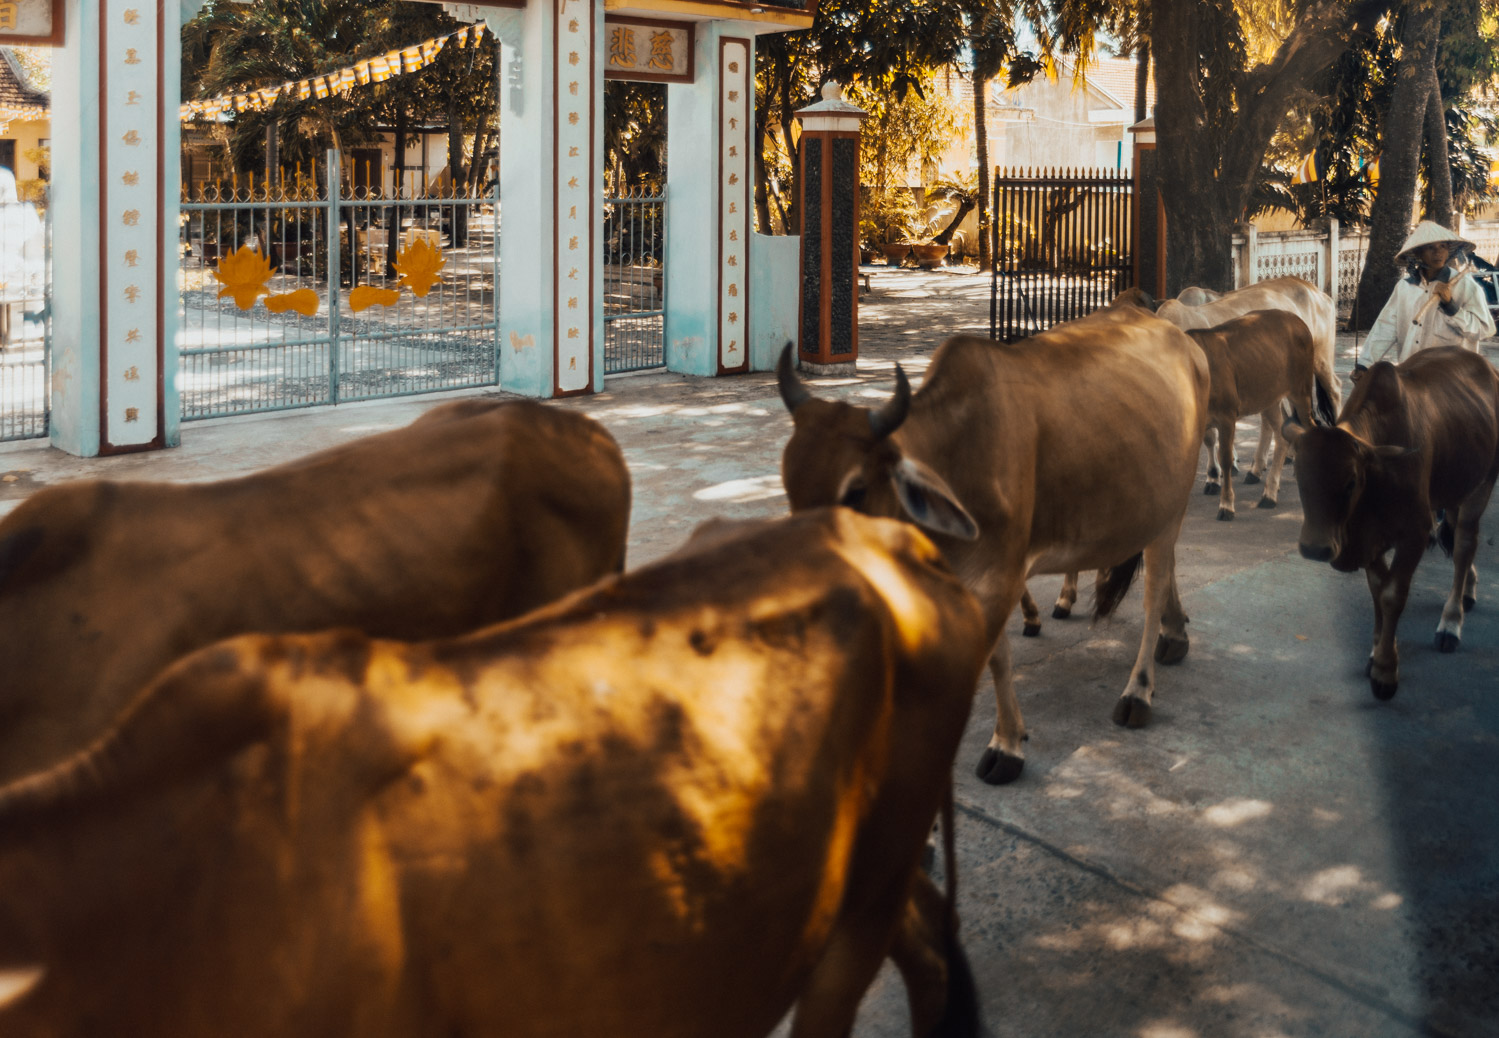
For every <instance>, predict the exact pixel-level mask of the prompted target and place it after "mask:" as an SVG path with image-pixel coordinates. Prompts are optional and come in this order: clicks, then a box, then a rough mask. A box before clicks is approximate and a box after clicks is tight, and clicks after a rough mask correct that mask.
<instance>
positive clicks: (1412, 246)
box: [1395, 220, 1473, 263]
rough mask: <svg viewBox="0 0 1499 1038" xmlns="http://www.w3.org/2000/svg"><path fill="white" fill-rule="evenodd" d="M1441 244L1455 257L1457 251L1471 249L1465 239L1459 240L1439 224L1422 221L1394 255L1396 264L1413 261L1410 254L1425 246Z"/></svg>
mask: <svg viewBox="0 0 1499 1038" xmlns="http://www.w3.org/2000/svg"><path fill="white" fill-rule="evenodd" d="M1437 242H1441V243H1443V244H1445V245H1446V246H1447V252H1448V253H1449V254H1452V255H1455V254H1456V253H1457V252H1458V251H1459V250H1462V249H1471V248H1473V243H1472V242H1470V241H1468V240H1467V239H1466V238H1459V237H1458V236H1457V235H1455V234H1453V233H1452V232H1451V231H1449V230H1448V229H1447V228H1445V227H1443V226H1442V225H1441V224H1439V223H1436V222H1434V221H1432V220H1422V221H1421V222H1420V223H1418V224H1417V225H1416V229H1415V230H1414V231H1412V232H1411V236H1410V237H1409V238H1407V239H1405V244H1404V245H1402V246H1401V247H1400V251H1399V252H1397V253H1396V254H1395V262H1396V263H1405V262H1406V261H1407V260H1411V259H1414V258H1415V257H1414V256H1412V255H1411V253H1413V252H1415V251H1416V250H1417V249H1419V248H1422V247H1423V246H1426V245H1435V244H1436V243H1437Z"/></svg>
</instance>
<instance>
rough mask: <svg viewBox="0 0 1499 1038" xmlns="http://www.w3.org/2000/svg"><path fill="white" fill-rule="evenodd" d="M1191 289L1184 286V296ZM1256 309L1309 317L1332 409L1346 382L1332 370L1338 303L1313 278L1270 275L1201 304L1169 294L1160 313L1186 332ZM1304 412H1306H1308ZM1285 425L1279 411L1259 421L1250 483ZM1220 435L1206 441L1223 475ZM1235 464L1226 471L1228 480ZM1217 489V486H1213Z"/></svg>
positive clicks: (1213, 471)
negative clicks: (1219, 448) (1219, 449)
mask: <svg viewBox="0 0 1499 1038" xmlns="http://www.w3.org/2000/svg"><path fill="white" fill-rule="evenodd" d="M1186 292H1187V290H1186V289H1183V290H1182V294H1183V295H1185V294H1186ZM1254 310H1284V311H1286V312H1287V313H1293V314H1295V315H1296V316H1297V317H1300V318H1301V319H1302V320H1303V321H1305V322H1306V326H1307V327H1308V328H1309V329H1311V333H1312V342H1313V344H1314V345H1315V347H1316V359H1317V360H1316V362H1317V371H1318V372H1319V373H1320V375H1321V377H1322V379H1323V381H1324V382H1325V383H1326V384H1327V386H1328V387H1329V389H1328V392H1329V394H1330V395H1331V397H1332V404H1333V410H1335V411H1336V410H1337V408H1338V407H1339V406H1340V405H1341V403H1342V400H1343V384H1342V382H1341V381H1340V380H1339V379H1338V376H1337V372H1336V371H1334V370H1333V368H1334V364H1335V362H1336V359H1337V331H1338V328H1337V325H1338V308H1337V304H1336V303H1334V302H1333V300H1332V297H1331V296H1329V295H1328V294H1327V293H1326V292H1323V291H1321V290H1319V289H1318V288H1317V286H1315V285H1313V284H1312V283H1311V282H1309V281H1303V280H1302V279H1301V278H1298V277H1279V278H1271V279H1270V280H1269V281H1259V282H1256V283H1254V284H1252V285H1246V286H1245V287H1243V288H1240V289H1236V290H1235V291H1233V292H1228V293H1225V294H1224V295H1221V296H1219V297H1218V298H1217V299H1214V300H1211V301H1210V302H1206V303H1202V304H1200V305H1197V306H1192V305H1188V304H1187V303H1185V302H1184V301H1182V300H1181V298H1180V297H1178V298H1177V299H1167V300H1164V301H1163V302H1161V303H1159V304H1157V306H1156V308H1155V312H1156V316H1158V317H1161V318H1163V319H1164V320H1167V321H1170V322H1171V323H1172V324H1174V325H1176V326H1177V327H1178V328H1181V329H1182V330H1184V331H1190V330H1192V329H1194V328H1214V327H1217V326H1218V325H1220V324H1223V323H1224V322H1226V321H1231V320H1233V319H1234V318H1235V317H1242V316H1244V315H1245V314H1247V313H1250V312H1252V311H1254ZM1303 413H1304V412H1303ZM1279 430H1280V416H1279V415H1278V414H1276V415H1273V416H1271V417H1270V418H1268V419H1264V420H1262V421H1261V423H1260V442H1259V445H1258V446H1257V447H1256V448H1255V452H1254V461H1253V462H1252V463H1251V464H1250V466H1249V472H1248V473H1247V474H1246V475H1245V476H1244V482H1245V483H1258V482H1259V481H1260V479H1261V478H1262V477H1263V475H1264V473H1265V466H1266V464H1267V462H1268V460H1269V452H1270V448H1271V444H1272V443H1273V442H1274V440H1275V437H1276V434H1277V433H1278V432H1279ZM1216 441H1217V434H1216V433H1215V432H1213V431H1211V430H1209V432H1208V437H1207V439H1206V440H1205V441H1204V444H1205V446H1206V447H1207V448H1208V477H1209V479H1210V480H1211V479H1213V478H1214V477H1216V476H1218V475H1219V473H1218V450H1217V446H1216ZM1232 472H1233V469H1229V470H1228V471H1227V472H1224V473H1223V474H1222V475H1223V478H1224V479H1228V478H1229V477H1230V476H1231V475H1232ZM1208 493H1212V491H1208Z"/></svg>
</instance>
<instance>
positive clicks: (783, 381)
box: [776, 339, 812, 414]
mask: <svg viewBox="0 0 1499 1038" xmlns="http://www.w3.org/2000/svg"><path fill="white" fill-rule="evenodd" d="M776 385H777V386H778V387H779V388H780V390H781V401H782V402H783V403H784V404H785V405H786V410H788V411H790V412H791V413H792V414H796V409H797V408H798V407H801V406H802V405H803V404H805V403H806V402H807V401H808V400H811V399H812V391H811V390H809V389H808V388H807V387H806V386H805V385H803V384H802V380H801V378H800V376H798V375H797V373H796V365H795V364H793V363H792V362H791V340H790V339H788V340H786V347H785V348H784V349H783V350H781V359H780V360H779V361H778V362H777V363H776Z"/></svg>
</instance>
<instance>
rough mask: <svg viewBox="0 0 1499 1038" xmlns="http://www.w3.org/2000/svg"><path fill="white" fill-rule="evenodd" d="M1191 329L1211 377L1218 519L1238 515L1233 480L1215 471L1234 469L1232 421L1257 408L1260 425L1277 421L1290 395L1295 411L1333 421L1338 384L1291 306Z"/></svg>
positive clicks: (1272, 476)
mask: <svg viewBox="0 0 1499 1038" xmlns="http://www.w3.org/2000/svg"><path fill="white" fill-rule="evenodd" d="M1187 334H1188V335H1190V336H1191V337H1192V338H1193V339H1194V340H1195V341H1196V342H1197V345H1198V346H1201V347H1202V352H1203V353H1204V354H1206V355H1207V358H1208V371H1209V373H1210V374H1211V377H1212V389H1211V390H1210V391H1209V393H1208V430H1209V432H1214V433H1216V434H1217V435H1216V439H1217V441H1218V458H1217V462H1218V463H1217V465H1210V466H1209V469H1208V479H1207V484H1206V491H1207V493H1210V494H1211V493H1213V492H1215V491H1216V492H1217V493H1218V518H1219V519H1225V520H1227V519H1232V518H1233V517H1234V481H1233V480H1232V479H1230V478H1228V477H1226V476H1225V477H1224V478H1223V479H1222V481H1221V483H1220V482H1219V480H1218V479H1217V478H1216V477H1215V476H1214V474H1213V473H1214V470H1215V469H1221V470H1222V471H1223V472H1224V473H1231V472H1233V460H1234V427H1235V426H1236V425H1237V423H1238V421H1239V419H1240V418H1241V417H1242V416H1244V415H1250V414H1258V415H1259V416H1260V419H1261V424H1262V425H1264V426H1267V427H1273V425H1274V423H1277V422H1279V421H1280V402H1281V400H1283V399H1286V400H1290V401H1291V404H1292V405H1293V406H1294V407H1295V409H1296V413H1297V414H1304V415H1312V414H1317V415H1319V416H1320V417H1321V418H1322V419H1323V420H1324V421H1325V422H1326V423H1327V424H1329V425H1331V424H1332V422H1333V421H1334V419H1335V418H1336V411H1335V408H1334V405H1333V401H1332V386H1331V385H1330V384H1329V383H1328V382H1327V376H1326V374H1325V373H1324V372H1323V371H1321V370H1319V369H1318V367H1317V364H1316V353H1315V347H1314V346H1313V344H1312V333H1311V331H1310V329H1308V328H1307V326H1306V322H1305V321H1303V320H1302V319H1301V318H1299V317H1297V316H1296V315H1295V314H1293V313H1289V312H1287V311H1285V310H1254V311H1252V312H1250V313H1247V314H1245V315H1244V316H1243V317H1236V318H1234V319H1233V320H1231V321H1227V322H1225V323H1223V324H1220V325H1218V326H1217V327H1215V328H1205V329H1201V330H1199V329H1193V330H1192V331H1189V332H1187ZM1314 388H1315V391H1316V392H1315V396H1316V404H1315V405H1314V404H1313V402H1312V401H1313V389H1314ZM1209 438H1210V439H1212V438H1213V437H1209ZM1275 439H1276V441H1277V442H1276V446H1275V452H1274V455H1273V456H1272V458H1271V460H1270V465H1269V467H1268V468H1267V469H1265V490H1264V493H1263V494H1262V495H1261V496H1260V501H1259V507H1260V508H1274V507H1275V505H1276V503H1277V501H1278V499H1279V497H1280V474H1281V468H1282V466H1283V465H1284V464H1285V459H1286V442H1285V438H1284V437H1276V438H1275Z"/></svg>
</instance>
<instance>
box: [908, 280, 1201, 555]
mask: <svg viewBox="0 0 1499 1038" xmlns="http://www.w3.org/2000/svg"><path fill="white" fill-rule="evenodd" d="M1208 386H1209V375H1208V368H1207V362H1206V358H1205V357H1204V355H1203V353H1202V350H1201V349H1200V348H1199V347H1198V346H1197V345H1196V344H1194V343H1193V342H1192V340H1191V339H1190V338H1189V337H1188V336H1187V335H1186V334H1184V333H1183V332H1181V331H1180V330H1178V329H1177V328H1175V327H1174V326H1172V325H1170V324H1169V323H1167V322H1165V321H1162V320H1160V319H1158V318H1156V317H1154V316H1153V315H1151V314H1149V313H1146V312H1144V311H1142V310H1139V309H1137V308H1133V307H1120V308H1109V309H1105V310H1101V311H1098V312H1097V313H1095V314H1092V315H1090V316H1088V317H1086V318H1083V319H1081V320H1078V321H1069V322H1066V323H1064V324H1060V325H1057V326H1055V327H1053V328H1051V329H1049V330H1048V331H1046V332H1043V333H1042V334H1040V335H1037V336H1035V337H1034V338H1031V339H1027V340H1024V341H1023V342H1020V343H1016V344H1013V345H1000V344H995V343H990V342H988V341H987V340H981V339H974V338H966V337H957V338H955V339H952V340H949V341H948V342H947V343H945V344H944V345H943V347H942V348H941V350H939V351H938V354H937V355H936V356H934V358H933V361H932V365H931V367H930V368H929V369H928V375H927V380H926V383H925V384H924V385H923V387H922V389H921V392H920V393H918V394H917V396H916V398H915V400H914V401H913V406H912V415H911V418H910V419H909V420H908V421H907V422H906V424H905V426H904V427H902V429H901V430H900V432H898V433H897V434H896V437H895V438H896V440H897V441H898V444H899V446H900V448H901V449H902V450H903V451H906V452H908V453H909V454H910V455H911V456H913V457H917V458H920V459H921V460H922V461H924V462H925V463H926V464H929V465H931V466H933V467H934V468H935V469H936V470H937V471H938V472H940V473H941V474H942V476H943V477H944V478H945V479H947V480H948V481H949V482H950V483H951V484H952V485H953V487H954V489H955V491H956V492H957V494H958V496H959V497H960V499H961V500H962V501H963V502H964V503H965V505H968V506H969V508H970V510H971V511H972V512H973V514H974V518H975V520H976V521H977V523H978V525H979V528H980V530H981V531H983V533H981V543H979V544H977V545H975V547H974V548H973V551H974V552H975V554H984V555H990V556H992V555H993V554H994V553H996V551H997V552H998V553H999V554H1000V555H1002V556H1010V557H1016V554H1017V551H1018V555H1019V557H1021V558H1023V559H1025V560H1026V561H1025V563H1024V564H1025V565H1027V566H1034V567H1035V571H1036V572H1057V571H1066V570H1068V569H1077V568H1091V567H1099V566H1108V565H1112V564H1114V563H1117V562H1119V561H1121V560H1122V559H1124V558H1127V557H1128V556H1129V555H1131V554H1133V553H1134V552H1135V551H1138V550H1139V548H1140V546H1141V545H1142V544H1143V543H1144V542H1145V541H1148V540H1149V539H1150V537H1151V536H1152V531H1155V530H1159V529H1160V528H1161V527H1162V526H1163V525H1164V524H1165V523H1167V522H1169V521H1171V518H1170V517H1172V516H1173V515H1176V514H1179V510H1181V509H1184V508H1185V507H1186V500H1187V495H1188V493H1189V492H1190V489H1191V485H1192V481H1193V477H1194V474H1195V471H1196V457H1197V451H1198V445H1199V444H1200V442H1201V438H1202V431H1203V428H1204V426H1205V425H1206V421H1207V394H1208ZM1083 545H1086V546H1087V547H1086V548H1079V546H1083ZM954 549H955V550H956V551H957V552H959V553H961V552H962V550H963V549H962V548H961V547H957V546H954ZM950 554H951V552H950ZM958 565H959V569H960V571H963V564H962V563H958Z"/></svg>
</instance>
